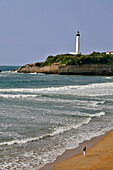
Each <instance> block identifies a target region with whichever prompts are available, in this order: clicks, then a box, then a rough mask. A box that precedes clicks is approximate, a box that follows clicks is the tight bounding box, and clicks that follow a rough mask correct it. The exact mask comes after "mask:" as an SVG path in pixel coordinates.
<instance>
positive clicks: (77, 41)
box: [76, 31, 80, 54]
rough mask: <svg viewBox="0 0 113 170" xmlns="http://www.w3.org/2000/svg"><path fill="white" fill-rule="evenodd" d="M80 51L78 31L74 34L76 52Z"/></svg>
mask: <svg viewBox="0 0 113 170" xmlns="http://www.w3.org/2000/svg"><path fill="white" fill-rule="evenodd" d="M79 53H80V33H79V31H78V32H77V34H76V54H79Z"/></svg>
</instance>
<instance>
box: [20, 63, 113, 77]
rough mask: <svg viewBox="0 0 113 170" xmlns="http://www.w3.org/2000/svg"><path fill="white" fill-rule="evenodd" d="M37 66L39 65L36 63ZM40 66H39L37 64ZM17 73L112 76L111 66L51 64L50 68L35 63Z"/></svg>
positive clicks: (112, 69) (112, 66) (23, 67)
mask: <svg viewBox="0 0 113 170" xmlns="http://www.w3.org/2000/svg"><path fill="white" fill-rule="evenodd" d="M38 64H39V63H38ZM39 65H40V64H39ZM17 72H19V73H35V72H36V73H45V74H67V75H68V74H70V75H72V74H75V75H110V76H112V75H113V65H106V64H81V65H65V64H62V65H61V64H59V63H53V64H51V65H50V66H42V67H40V66H37V63H33V64H27V65H25V66H22V67H20V68H19V69H18V70H17Z"/></svg>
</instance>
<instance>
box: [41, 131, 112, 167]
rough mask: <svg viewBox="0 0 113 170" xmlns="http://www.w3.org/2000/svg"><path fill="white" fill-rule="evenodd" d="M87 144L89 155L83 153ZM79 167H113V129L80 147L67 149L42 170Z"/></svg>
mask: <svg viewBox="0 0 113 170" xmlns="http://www.w3.org/2000/svg"><path fill="white" fill-rule="evenodd" d="M84 145H85V146H87V156H86V157H84V156H83V154H82V148H83V146H84ZM78 169H81V170H82V169H84V170H89V169H92V170H93V169H94V170H97V169H105V170H112V169H113V130H111V131H110V132H107V133H106V134H104V135H101V136H98V137H94V138H92V139H91V140H89V141H85V142H83V143H81V144H80V146H79V147H77V148H75V149H71V150H67V151H66V152H65V153H64V154H63V155H61V156H59V157H58V158H57V159H56V161H55V162H53V163H51V164H48V165H46V166H44V167H43V168H41V169H40V170H78Z"/></svg>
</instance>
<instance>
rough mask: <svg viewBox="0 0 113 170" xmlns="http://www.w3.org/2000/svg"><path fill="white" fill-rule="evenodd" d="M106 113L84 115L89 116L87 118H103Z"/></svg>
mask: <svg viewBox="0 0 113 170" xmlns="http://www.w3.org/2000/svg"><path fill="white" fill-rule="evenodd" d="M105 114H106V113H105V112H98V113H95V114H87V113H86V114H85V115H86V116H89V117H101V116H104V115H105Z"/></svg>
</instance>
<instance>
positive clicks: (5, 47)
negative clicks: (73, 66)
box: [0, 0, 113, 65]
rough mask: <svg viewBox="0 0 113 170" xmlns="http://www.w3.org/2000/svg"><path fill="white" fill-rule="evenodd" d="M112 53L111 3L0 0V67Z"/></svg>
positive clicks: (97, 0) (108, 0) (100, 0)
mask: <svg viewBox="0 0 113 170" xmlns="http://www.w3.org/2000/svg"><path fill="white" fill-rule="evenodd" d="M77 31H80V35H81V36H80V41H81V44H80V51H81V52H82V53H91V52H93V51H100V52H101V51H109V50H113V0H0V65H24V64H27V63H33V62H38V61H44V60H45V59H46V58H47V56H48V55H56V54H61V53H69V52H73V51H75V35H76V32H77Z"/></svg>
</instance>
